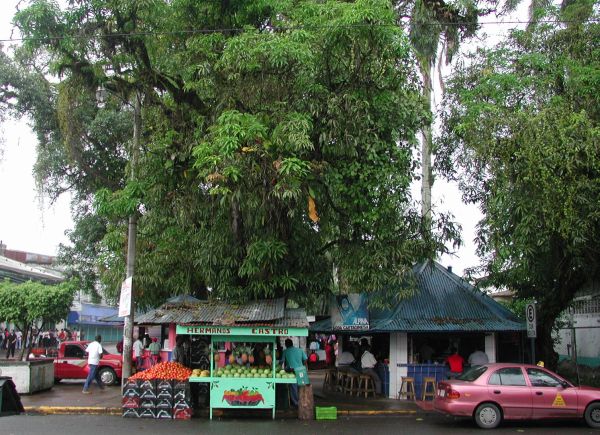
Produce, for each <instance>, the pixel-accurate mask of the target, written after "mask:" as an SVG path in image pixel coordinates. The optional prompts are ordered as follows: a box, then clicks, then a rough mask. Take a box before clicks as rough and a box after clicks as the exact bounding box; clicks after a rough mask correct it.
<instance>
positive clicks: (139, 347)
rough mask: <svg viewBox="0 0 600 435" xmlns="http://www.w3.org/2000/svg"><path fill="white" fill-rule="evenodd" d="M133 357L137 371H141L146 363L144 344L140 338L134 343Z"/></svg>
mask: <svg viewBox="0 0 600 435" xmlns="http://www.w3.org/2000/svg"><path fill="white" fill-rule="evenodd" d="M133 357H134V358H135V366H136V369H138V370H141V369H142V366H143V363H144V359H143V357H144V344H143V343H142V340H140V337H138V338H137V339H136V340H135V341H134V342H133Z"/></svg>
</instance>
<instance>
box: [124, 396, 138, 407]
mask: <svg viewBox="0 0 600 435" xmlns="http://www.w3.org/2000/svg"><path fill="white" fill-rule="evenodd" d="M121 403H122V407H123V408H129V409H137V408H139V407H140V398H139V397H123V400H122V402H121Z"/></svg>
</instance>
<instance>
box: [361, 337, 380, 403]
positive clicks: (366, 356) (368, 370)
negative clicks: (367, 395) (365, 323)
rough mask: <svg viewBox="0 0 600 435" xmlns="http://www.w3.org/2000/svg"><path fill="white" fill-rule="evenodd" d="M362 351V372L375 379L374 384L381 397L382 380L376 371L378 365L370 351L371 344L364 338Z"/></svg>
mask: <svg viewBox="0 0 600 435" xmlns="http://www.w3.org/2000/svg"><path fill="white" fill-rule="evenodd" d="M360 349H361V357H360V364H361V366H362V372H363V374H365V375H369V376H371V377H372V378H373V383H374V384H375V393H376V394H377V395H378V396H379V395H381V379H380V378H379V375H378V374H377V372H376V371H375V365H377V360H376V359H375V357H374V356H373V354H372V353H371V352H370V351H369V349H370V346H369V342H368V341H367V340H366V339H364V338H363V339H362V340H361V343H360Z"/></svg>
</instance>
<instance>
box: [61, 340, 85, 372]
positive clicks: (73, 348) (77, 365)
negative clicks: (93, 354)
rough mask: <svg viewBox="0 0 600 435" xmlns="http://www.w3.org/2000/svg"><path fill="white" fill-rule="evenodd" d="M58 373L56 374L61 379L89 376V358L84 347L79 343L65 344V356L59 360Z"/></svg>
mask: <svg viewBox="0 0 600 435" xmlns="http://www.w3.org/2000/svg"><path fill="white" fill-rule="evenodd" d="M57 364H59V365H60V367H57V370H56V371H57V373H60V374H56V375H55V376H56V377H57V378H61V379H82V378H86V377H87V373H86V371H85V368H86V366H87V358H86V357H85V352H84V350H83V348H82V347H81V346H80V345H78V344H67V345H65V352H64V355H63V358H60V359H59V360H57Z"/></svg>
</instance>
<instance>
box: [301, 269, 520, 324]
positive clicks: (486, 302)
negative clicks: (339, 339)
mask: <svg viewBox="0 0 600 435" xmlns="http://www.w3.org/2000/svg"><path fill="white" fill-rule="evenodd" d="M414 273H415V278H416V282H417V292H416V294H415V295H414V296H413V297H411V298H409V299H406V300H403V301H401V302H399V303H398V304H396V306H395V307H393V308H392V309H389V310H383V311H371V312H370V313H369V317H370V319H369V324H370V329H369V331H370V332H390V331H406V332H429V331H439V332H453V331H463V332H477V331H523V330H524V329H525V325H524V323H523V322H522V321H520V320H519V319H518V318H517V317H516V316H514V315H513V314H512V313H511V312H510V311H509V310H508V309H506V308H505V307H503V306H502V305H501V304H499V303H498V302H496V301H494V300H493V299H492V298H490V297H489V296H487V295H486V294H484V293H483V292H481V291H479V290H477V289H476V288H474V287H473V286H471V285H470V284H469V283H467V282H466V281H464V280H462V279H461V278H460V277H458V276H457V275H455V274H453V273H452V272H450V271H448V270H447V269H446V268H444V267H443V266H441V265H440V264H438V263H436V262H430V263H427V264H421V265H419V266H416V267H415V268H414ZM311 330H313V331H330V330H331V321H330V320H329V319H325V320H322V321H320V322H315V323H313V324H312V325H311Z"/></svg>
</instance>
